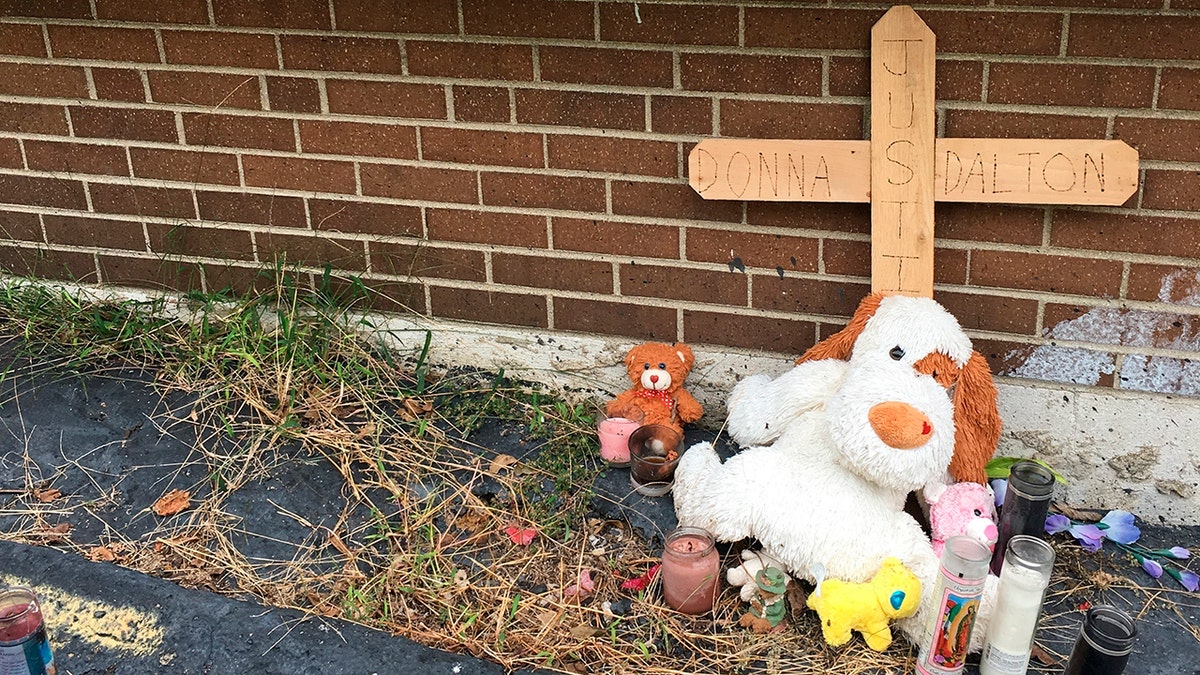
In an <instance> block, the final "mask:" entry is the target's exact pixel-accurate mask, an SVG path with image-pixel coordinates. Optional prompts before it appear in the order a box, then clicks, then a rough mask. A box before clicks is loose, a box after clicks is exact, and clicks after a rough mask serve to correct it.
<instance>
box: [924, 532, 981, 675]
mask: <svg viewBox="0 0 1200 675" xmlns="http://www.w3.org/2000/svg"><path fill="white" fill-rule="evenodd" d="M991 558H992V552H991V551H989V550H988V548H987V547H986V546H984V545H983V544H981V543H979V542H978V541H975V540H974V539H972V538H970V537H966V536H963V535H959V536H955V537H950V538H949V539H947V540H946V547H945V548H944V549H942V566H941V572H940V573H939V574H938V576H937V582H936V585H935V586H934V589H933V594H932V596H931V600H932V601H933V602H936V603H938V604H937V605H936V607H937V608H938V609H937V610H936V611H933V612H930V613H929V620H928V623H926V624H925V626H924V631H923V633H922V637H921V651H920V653H919V655H918V656H917V672H918V673H921V674H922V675H939V674H942V673H961V672H962V669H963V666H964V665H965V664H966V660H967V647H968V646H969V645H970V644H971V631H972V630H973V629H974V628H975V617H976V615H977V614H978V613H979V597H980V596H981V595H983V582H984V579H986V578H987V573H988V562H989V561H990V560H991Z"/></svg>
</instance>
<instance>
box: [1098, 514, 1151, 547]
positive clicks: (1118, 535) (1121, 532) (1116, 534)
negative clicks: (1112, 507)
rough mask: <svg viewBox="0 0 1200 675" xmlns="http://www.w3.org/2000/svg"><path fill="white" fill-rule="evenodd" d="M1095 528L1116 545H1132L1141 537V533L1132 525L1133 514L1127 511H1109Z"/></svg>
mask: <svg viewBox="0 0 1200 675" xmlns="http://www.w3.org/2000/svg"><path fill="white" fill-rule="evenodd" d="M1097 527H1099V528H1100V530H1101V531H1102V532H1103V533H1104V537H1105V538H1107V539H1109V540H1111V541H1115V542H1117V543H1118V544H1132V543H1133V542H1135V541H1137V540H1138V537H1140V536H1142V531H1141V530H1139V529H1138V527H1137V526H1136V525H1134V524H1133V514H1132V513H1130V512H1128V511H1109V512H1108V515H1106V516H1104V517H1103V518H1101V519H1100V523H1099V524H1098V525H1097Z"/></svg>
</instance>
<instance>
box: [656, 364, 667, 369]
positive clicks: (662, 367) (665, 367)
mask: <svg viewBox="0 0 1200 675" xmlns="http://www.w3.org/2000/svg"><path fill="white" fill-rule="evenodd" d="M658 369H659V370H666V369H667V364H665V363H660V364H658Z"/></svg>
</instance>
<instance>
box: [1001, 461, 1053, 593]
mask: <svg viewBox="0 0 1200 675" xmlns="http://www.w3.org/2000/svg"><path fill="white" fill-rule="evenodd" d="M1053 492H1054V474H1052V473H1050V469H1047V468H1046V467H1044V466H1042V465H1041V464H1038V463H1037V462H1027V461H1026V462H1017V463H1016V464H1013V465H1012V468H1011V469H1009V470H1008V492H1007V493H1005V495H1004V505H1003V506H1001V507H1000V524H999V526H998V527H997V529H998V530H999V532H1000V538H999V539H997V540H996V548H995V549H994V553H993V554H992V574H994V575H996V576H1000V570H1001V568H1003V567H1004V551H1005V550H1007V548H1008V540H1009V539H1012V538H1013V537H1014V536H1015V535H1018V534H1027V535H1029V536H1031V537H1040V536H1042V535H1043V534H1045V528H1046V511H1047V510H1048V509H1049V508H1050V495H1051V494H1052V493H1053Z"/></svg>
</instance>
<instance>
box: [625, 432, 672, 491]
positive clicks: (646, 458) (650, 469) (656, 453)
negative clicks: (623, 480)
mask: <svg viewBox="0 0 1200 675" xmlns="http://www.w3.org/2000/svg"><path fill="white" fill-rule="evenodd" d="M682 452H683V436H681V435H680V434H679V432H678V431H675V429H674V428H672V427H668V426H664V425H661V424H647V425H646V426H644V427H641V428H639V429H638V430H637V431H635V432H633V434H631V435H630V436H629V461H630V464H629V482H630V484H631V485H632V486H633V489H634V490H635V491H636V492H637V493H638V494H642V495H647V496H650V497H659V496H662V495H665V494H667V493H668V492H670V491H671V486H672V485H674V483H675V467H676V466H677V465H678V464H679V457H680V455H681V454H682Z"/></svg>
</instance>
